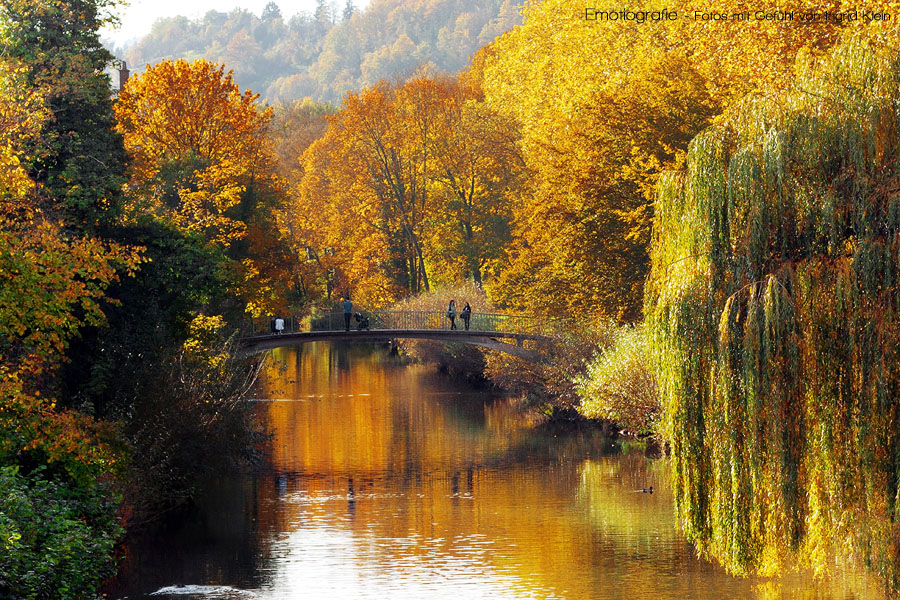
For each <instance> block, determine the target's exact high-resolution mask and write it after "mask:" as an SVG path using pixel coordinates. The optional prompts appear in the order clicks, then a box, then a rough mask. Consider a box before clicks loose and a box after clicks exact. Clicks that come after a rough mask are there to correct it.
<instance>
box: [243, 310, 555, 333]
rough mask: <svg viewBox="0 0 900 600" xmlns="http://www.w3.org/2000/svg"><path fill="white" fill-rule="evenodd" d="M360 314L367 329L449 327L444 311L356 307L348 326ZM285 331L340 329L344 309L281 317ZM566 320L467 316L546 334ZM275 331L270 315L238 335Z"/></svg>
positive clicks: (491, 326)
mask: <svg viewBox="0 0 900 600" xmlns="http://www.w3.org/2000/svg"><path fill="white" fill-rule="evenodd" d="M356 314H360V315H362V316H365V317H367V318H368V319H369V329H375V330H378V329H404V330H414V329H420V330H421V329H425V330H435V329H450V319H448V318H447V313H446V312H443V311H356V312H354V314H353V315H352V316H351V318H350V329H351V330H355V329H357V328H358V327H359V323H358V321H357V320H356V318H355V315H356ZM282 318H283V320H284V330H283V332H284V333H294V332H301V331H343V330H344V328H345V326H346V325H345V320H344V313H343V312H330V313H319V314H316V315H313V316H312V317H310V318H309V321H308V323H309V325H308V326H306V324H305V323H304V322H303V321H302V320H300V319H298V318H296V317H282ZM568 322H569V320H568V319H554V318H545V317H536V316H535V317H529V316H523V315H506V314H500V313H479V312H473V313H472V316H471V318H470V319H469V330H471V331H492V332H505V333H526V334H533V335H542V336H547V337H555V336H558V335H559V334H560V333H561V332H562V331H563V330H564V329H565V328H566V324H567V323H568ZM456 328H457V329H460V330H462V329H465V323H464V322H463V320H462V318H461V317H460V316H459V313H457V316H456ZM270 333H274V331H273V319H272V318H270V317H260V318H256V319H253V320H252V321H248V322H247V323H246V324H245V325H244V327H243V328H242V331H241V335H243V336H252V335H266V334H270Z"/></svg>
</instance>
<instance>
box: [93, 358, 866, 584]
mask: <svg viewBox="0 0 900 600" xmlns="http://www.w3.org/2000/svg"><path fill="white" fill-rule="evenodd" d="M256 396H257V397H256V398H254V399H253V400H254V401H256V402H257V403H258V404H259V408H260V410H261V411H265V413H266V414H267V415H268V419H269V423H270V426H271V430H272V433H273V435H274V437H273V442H272V458H271V463H272V467H271V469H268V470H267V471H266V472H264V473H262V474H256V475H243V476H237V475H236V476H234V477H233V478H222V479H218V480H216V481H211V482H209V483H208V484H207V486H206V488H205V489H206V493H205V494H204V496H203V498H202V500H201V502H200V506H199V507H198V508H197V511H196V514H194V515H192V517H191V518H190V519H184V520H181V521H179V522H178V523H177V524H173V525H171V526H170V527H168V528H167V529H165V530H163V531H160V532H158V533H156V534H155V535H154V536H153V537H151V538H145V539H142V540H139V541H137V540H136V541H134V542H132V543H131V544H130V545H129V548H128V557H127V559H126V560H125V561H124V562H123V564H122V566H121V567H120V571H121V574H120V576H119V578H118V579H117V580H116V581H115V582H114V584H113V586H112V587H111V588H110V591H109V597H111V598H119V599H122V600H124V599H125V598H131V599H134V598H142V599H160V598H162V599H173V598H176V599H184V600H188V599H193V598H197V599H215V598H217V599H237V598H262V599H269V600H287V599H294V598H314V599H315V598H323V599H328V600H339V599H343V598H352V599H364V598H375V599H379V600H387V599H394V598H417V599H420V598H448V599H453V600H464V599H469V598H491V599H503V598H510V599H512V598H516V599H525V598H547V599H551V598H577V599H584V598H603V599H617V598H623V599H626V598H627V599H629V600H630V599H634V598H651V599H653V600H665V599H669V598H672V599H675V598H696V599H704V598H710V599H712V598H716V599H720V598H759V599H766V600H768V599H775V598H803V599H813V598H814V599H820V600H829V599H833V600H838V599H847V600H849V599H856V600H865V599H868V598H879V597H880V594H879V593H878V592H877V590H878V587H877V585H876V584H875V583H874V582H873V581H871V580H870V579H869V578H867V577H866V576H864V575H862V574H860V573H856V572H853V571H850V570H845V569H840V568H836V569H835V575H834V577H832V578H830V579H826V580H815V579H813V578H812V577H811V576H809V575H808V574H806V573H802V572H801V573H792V574H789V575H786V576H784V577H782V578H778V579H761V578H760V579H743V578H736V577H731V576H729V575H728V574H726V573H725V572H724V571H723V570H722V569H721V568H720V567H718V566H716V565H714V564H711V563H709V562H707V561H705V560H702V559H700V558H698V557H697V556H696V554H695V551H694V549H693V548H692V547H691V545H690V544H688V543H687V542H686V541H685V540H684V538H683V537H682V536H681V535H680V534H679V532H678V529H677V527H676V522H675V515H674V509H673V502H672V496H671V491H670V485H669V480H668V465H667V463H666V459H665V458H659V457H648V456H646V455H645V452H644V450H643V448H642V446H640V445H636V444H628V443H620V442H610V441H609V440H607V439H605V438H604V437H603V436H601V435H600V434H599V433H598V432H594V431H576V432H571V431H568V432H562V431H560V430H558V429H554V428H551V427H547V426H544V425H540V424H539V423H537V422H536V421H535V419H534V418H529V417H528V416H525V415H523V414H522V413H521V411H520V410H518V409H517V408H516V406H515V404H514V402H512V401H510V400H508V399H504V398H501V397H496V396H493V395H491V394H489V393H486V392H484V391H479V390H477V389H474V388H472V387H470V386H468V385H465V384H462V383H460V382H458V381H454V380H452V379H450V378H448V377H447V376H445V375H442V374H440V373H437V372H435V370H434V369H432V368H430V367H428V366H422V365H408V364H403V363H401V362H400V361H398V360H397V359H396V358H394V357H391V356H389V355H388V354H387V352H385V351H384V350H383V349H381V348H379V347H377V346H374V345H356V346H349V345H339V344H334V345H332V344H328V343H315V344H309V345H307V346H303V347H300V348H290V349H280V350H277V351H275V352H273V360H272V361H270V363H269V365H268V367H267V369H266V372H265V373H264V376H263V378H262V380H261V382H260V384H259V386H258V391H257V393H256ZM651 486H652V488H653V493H652V494H651V493H645V492H642V491H640V490H643V489H649V488H650V487H651Z"/></svg>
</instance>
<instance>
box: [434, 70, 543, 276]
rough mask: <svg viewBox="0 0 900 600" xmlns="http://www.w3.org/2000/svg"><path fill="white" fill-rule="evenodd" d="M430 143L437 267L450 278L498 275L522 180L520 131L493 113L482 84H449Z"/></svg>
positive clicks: (509, 238)
mask: <svg viewBox="0 0 900 600" xmlns="http://www.w3.org/2000/svg"><path fill="white" fill-rule="evenodd" d="M446 85H448V93H447V95H446V98H445V99H444V104H443V106H442V107H441V110H440V111H439V112H438V122H437V124H436V130H435V134H434V135H433V136H432V139H431V140H430V146H431V152H432V154H433V156H432V161H433V164H432V169H431V171H430V177H429V180H430V187H431V189H432V194H433V195H434V198H433V201H434V203H435V205H436V207H437V208H436V210H435V211H434V213H433V215H432V225H433V226H432V230H431V236H430V238H429V246H430V249H431V256H432V262H433V263H434V265H435V271H436V272H438V273H440V274H441V278H442V280H443V281H445V282H448V283H450V282H457V281H464V280H467V279H471V280H472V281H473V282H474V283H475V284H476V285H478V286H481V284H482V283H483V282H484V280H485V271H486V270H487V271H489V272H490V274H496V273H498V272H499V269H500V267H501V264H500V263H501V262H502V259H503V256H504V253H505V250H506V247H507V245H508V244H509V242H510V240H511V235H510V228H511V224H510V221H511V218H512V210H513V209H512V206H513V204H514V199H515V194H517V192H518V191H519V187H520V186H521V184H522V182H523V179H524V174H525V173H524V165H523V162H522V158H521V156H520V154H519V150H518V146H517V142H518V129H517V128H516V126H515V124H514V123H513V122H512V121H511V120H510V119H509V118H507V117H503V116H502V115H499V114H497V112H496V111H494V110H491V109H490V108H489V107H488V106H487V105H486V104H484V102H483V99H481V98H480V97H479V93H478V92H479V90H478V89H477V87H474V86H472V85H471V84H469V83H468V82H467V81H466V80H465V79H462V78H461V80H455V81H449V82H447V84H446Z"/></svg>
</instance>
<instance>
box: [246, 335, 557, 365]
mask: <svg viewBox="0 0 900 600" xmlns="http://www.w3.org/2000/svg"><path fill="white" fill-rule="evenodd" d="M392 339H421V340H434V341H441V342H458V343H463V344H474V345H477V346H484V347H487V348H492V349H494V350H500V351H502V352H506V353H508V354H513V355H515V356H519V357H521V358H525V359H528V360H539V359H541V358H543V355H541V354H539V353H537V352H535V351H533V350H528V349H525V348H523V347H522V342H523V341H525V340H548V339H550V338H548V337H547V336H543V335H539V334H534V333H515V332H506V331H474V330H470V331H466V330H464V329H463V330H459V329H364V330H356V329H351V330H350V331H345V330H343V329H341V330H337V331H301V332H294V333H281V334H277V333H276V334H268V335H254V336H249V337H244V338H241V340H240V342H241V345H243V346H244V347H245V348H247V349H248V350H251V351H264V350H272V349H274V348H280V347H283V346H293V345H299V344H305V343H308V342H316V341H356V342H359V341H388V340H392ZM503 339H506V340H514V342H515V343H506V342H502V341H500V340H503Z"/></svg>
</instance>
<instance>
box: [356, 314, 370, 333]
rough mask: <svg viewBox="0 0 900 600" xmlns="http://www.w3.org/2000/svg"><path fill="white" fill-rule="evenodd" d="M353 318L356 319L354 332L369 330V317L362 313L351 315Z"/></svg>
mask: <svg viewBox="0 0 900 600" xmlns="http://www.w3.org/2000/svg"><path fill="white" fill-rule="evenodd" d="M353 318H354V319H356V330H357V331H362V330H363V329H365V330H366V331H368V330H369V317H367V316H366V315H364V314H362V313H353Z"/></svg>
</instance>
